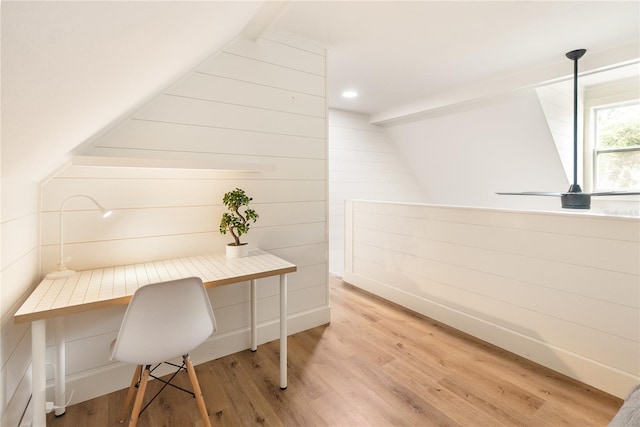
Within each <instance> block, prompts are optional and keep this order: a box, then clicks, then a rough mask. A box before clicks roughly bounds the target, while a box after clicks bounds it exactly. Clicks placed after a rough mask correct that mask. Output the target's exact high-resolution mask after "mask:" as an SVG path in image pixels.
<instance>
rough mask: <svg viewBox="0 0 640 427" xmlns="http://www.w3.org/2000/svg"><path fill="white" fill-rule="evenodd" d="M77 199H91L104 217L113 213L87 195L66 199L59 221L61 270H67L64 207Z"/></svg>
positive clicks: (61, 208)
mask: <svg viewBox="0 0 640 427" xmlns="http://www.w3.org/2000/svg"><path fill="white" fill-rule="evenodd" d="M76 197H84V198H85V199H89V200H91V201H92V202H93V203H94V204H95V205H96V206H97V207H98V209H99V210H100V213H102V216H103V217H107V216H109V215H110V214H111V211H110V210H108V209H106V208H105V207H104V206H102V205H101V204H100V203H98V202H97V200H96V199H94V198H93V197H91V196H87V195H86V194H75V195H73V196H69V197H67V198H66V199H64V201H63V202H62V204H61V205H60V211H59V221H60V264H59V267H58V268H59V269H60V270H64V269H65V268H66V266H65V264H64V242H63V237H64V230H63V227H64V221H63V220H62V217H63V212H64V207H65V206H66V204H67V203H68V202H69V200H71V199H73V198H76Z"/></svg>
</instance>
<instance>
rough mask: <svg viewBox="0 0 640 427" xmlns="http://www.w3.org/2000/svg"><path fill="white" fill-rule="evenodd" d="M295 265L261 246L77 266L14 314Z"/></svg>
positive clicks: (42, 315)
mask: <svg viewBox="0 0 640 427" xmlns="http://www.w3.org/2000/svg"><path fill="white" fill-rule="evenodd" d="M296 269H297V268H296V266H295V265H294V264H291V263H290V262H288V261H285V260H283V259H281V258H278V257H277V256H275V255H271V254H270V253H267V252H265V251H263V250H261V249H252V250H250V252H249V256H247V257H244V258H233V259H230V258H227V257H226V256H225V255H224V254H210V255H198V256H191V257H185V258H175V259H168V260H162V261H151V262H145V263H139V264H130V265H118V266H114V267H105V268H96V269H93V270H83V271H78V272H77V273H76V274H75V275H73V276H71V277H68V278H63V279H46V278H45V279H44V280H42V282H40V284H39V285H38V286H37V287H36V289H35V290H34V291H33V292H32V293H31V295H30V296H29V298H27V300H26V301H25V302H24V304H22V306H21V307H20V309H18V311H17V312H16V314H15V315H14V317H13V319H14V322H16V323H21V322H31V321H34V320H40V319H48V318H52V317H57V316H65V315H68V314H73V313H79V312H82V311H88V310H93V309H96V308H101V307H109V306H113V305H119V304H128V303H129V301H130V300H131V297H132V296H133V293H134V292H135V291H136V290H137V289H138V288H139V287H141V286H144V285H148V284H150V283H157V282H163V281H166V280H174V279H181V278H185V277H194V276H195V277H200V278H201V279H202V281H203V282H204V285H205V287H207V288H211V287H215V286H222V285H228V284H230V283H237V282H244V281H247V280H253V279H260V278H263V277H269V276H276V275H280V274H286V273H292V272H294V271H296Z"/></svg>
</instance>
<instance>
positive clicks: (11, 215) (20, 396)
mask: <svg viewBox="0 0 640 427" xmlns="http://www.w3.org/2000/svg"><path fill="white" fill-rule="evenodd" d="M2 159H3V161H11V157H10V156H6V155H5V154H4V153H3V156H2ZM2 171H3V172H4V171H5V169H4V168H3V169H2ZM1 191H2V193H1V194H2V200H1V210H0V236H1V238H0V241H1V242H2V245H1V249H0V250H1V257H0V261H1V274H0V309H1V317H0V319H1V320H0V322H1V323H0V328H1V329H0V424H2V425H3V426H4V425H7V426H12V425H17V423H18V421H19V420H20V417H21V415H22V412H23V411H24V408H25V406H26V404H27V401H28V399H29V395H30V394H31V385H30V384H29V381H28V375H30V374H29V373H30V363H31V329H30V328H29V326H28V325H16V324H14V323H13V313H14V311H15V310H16V309H17V308H18V306H19V304H20V303H21V301H23V299H24V298H25V297H26V294H28V292H29V290H30V289H31V288H32V286H33V285H35V284H36V283H37V281H38V278H39V272H38V251H37V246H38V228H39V227H38V194H39V190H38V185H37V184H36V183H33V182H30V181H29V180H27V179H26V178H24V177H19V176H8V175H6V174H4V173H3V175H2V189H1ZM25 375H26V376H27V377H25ZM25 378H27V379H26V380H25Z"/></svg>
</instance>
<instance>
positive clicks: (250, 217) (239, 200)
mask: <svg viewBox="0 0 640 427" xmlns="http://www.w3.org/2000/svg"><path fill="white" fill-rule="evenodd" d="M251 200H253V198H251V197H249V196H247V194H246V193H245V192H244V190H242V189H240V188H236V189H235V190H233V191H229V192H228V193H226V194H225V195H224V197H223V198H222V203H224V205H225V206H226V207H227V210H228V211H229V212H225V213H223V214H222V218H221V219H220V234H227V231H229V233H231V235H232V236H233V240H234V243H233V244H234V245H236V246H239V245H240V244H241V243H240V236H242V235H243V234H247V233H248V232H249V226H250V221H252V222H254V223H255V222H256V220H257V219H258V218H259V217H258V214H257V213H256V211H255V210H253V209H249V208H245V209H244V212H241V208H242V207H243V206H248V205H249V202H251Z"/></svg>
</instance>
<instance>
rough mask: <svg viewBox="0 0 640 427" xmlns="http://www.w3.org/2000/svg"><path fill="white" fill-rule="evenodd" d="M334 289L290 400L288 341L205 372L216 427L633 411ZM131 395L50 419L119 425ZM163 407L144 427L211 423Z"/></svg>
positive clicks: (360, 295)
mask: <svg viewBox="0 0 640 427" xmlns="http://www.w3.org/2000/svg"><path fill="white" fill-rule="evenodd" d="M330 289H331V309H332V312H331V324H329V325H324V326H320V327H317V328H313V329H310V330H307V331H304V332H301V333H299V334H295V335H292V336H290V337H289V339H288V347H289V351H288V371H289V377H288V388H287V389H286V390H284V391H283V390H280V388H279V342H278V341H277V340H276V341H273V342H270V343H266V344H263V345H261V346H260V347H259V349H258V351H257V352H255V353H254V352H251V351H248V350H247V351H243V352H240V353H236V354H232V355H230V356H226V357H223V358H220V359H217V360H214V361H211V362H207V363H204V364H201V365H198V366H196V372H197V374H198V379H199V381H200V385H201V387H202V392H203V395H204V399H205V402H206V405H207V409H208V411H209V419H210V421H211V424H212V425H213V426H215V427H220V426H234V427H235V426H276V427H280V426H304V427H315V426H317V427H326V426H335V427H342V426H345V427H368V426H373V427H388V426H394V427H396V426H421V427H429V426H434V427H435V426H452V427H453V426H473V427H485V426H487V427H499V426H507V427H512V426H525V427H540V426H544V427H547V426H552V427H556V426H558V427H562V426H566V427H604V426H606V425H607V424H608V423H609V421H610V420H611V418H613V416H614V415H615V413H616V411H617V410H618V408H619V407H620V406H621V404H622V400H621V399H618V398H616V397H614V396H611V395H609V394H607V393H604V392H602V391H600V390H597V389H595V388H593V387H590V386H588V385H585V384H583V383H580V382H579V381H575V380H573V379H571V378H568V377H566V376H564V375H562V374H559V373H557V372H553V371H551V370H549V369H547V368H544V367H542V366H540V365H538V364H536V363H533V362H531V361H528V360H526V359H523V358H521V357H519V356H517V355H515V354H513V353H509V352H508V351H505V350H502V349H500V348H497V347H495V346H493V345H491V344H488V343H486V342H483V341H481V340H478V339H476V338H474V337H471V336H469V335H467V334H464V333H462V332H460V331H457V330H455V329H453V328H450V327H448V326H446V325H443V324H440V323H438V322H436V321H434V320H433V319H429V318H427V317H424V316H422V315H420V314H417V313H414V312H412V311H410V310H407V309H404V308H402V307H399V306H397V305H395V304H392V303H389V302H387V301H384V300H383V299H381V298H379V297H376V296H373V295H370V294H368V293H366V292H363V291H361V290H358V289H356V288H354V287H352V286H350V285H348V284H344V283H343V282H342V281H341V280H339V279H337V278H332V279H331V282H330ZM132 370H133V367H132ZM178 380H179V382H180V383H181V384H183V385H188V379H187V378H186V375H185V376H184V378H183V377H179V378H178ZM157 387H159V384H158V382H157V381H152V382H151V384H150V386H149V394H150V391H151V390H152V389H156V388H157ZM125 393H126V390H120V391H117V392H114V393H110V394H109V395H106V396H101V397H99V398H97V399H93V400H89V401H87V402H82V403H79V404H76V405H73V406H71V407H69V408H67V413H66V415H64V416H62V417H59V418H55V417H54V416H53V414H49V415H48V417H47V422H48V425H50V426H53V427H65V426H69V427H76V426H115V425H119V424H118V422H117V420H116V417H117V413H118V411H119V409H120V405H121V402H122V401H123V399H124V397H125ZM158 399H159V400H158V401H156V402H154V403H153V404H152V405H151V406H149V408H148V409H147V410H146V411H145V412H144V413H143V414H142V416H141V417H140V424H139V425H140V426H153V427H160V426H173V427H175V426H179V427H186V426H201V425H202V420H201V418H200V416H199V413H198V410H197V407H196V404H195V401H194V400H193V398H191V397H190V396H189V395H186V394H185V393H183V392H180V391H178V390H172V389H171V390H170V389H167V390H165V391H164V392H163V394H162V395H161V397H159V398H158Z"/></svg>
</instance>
